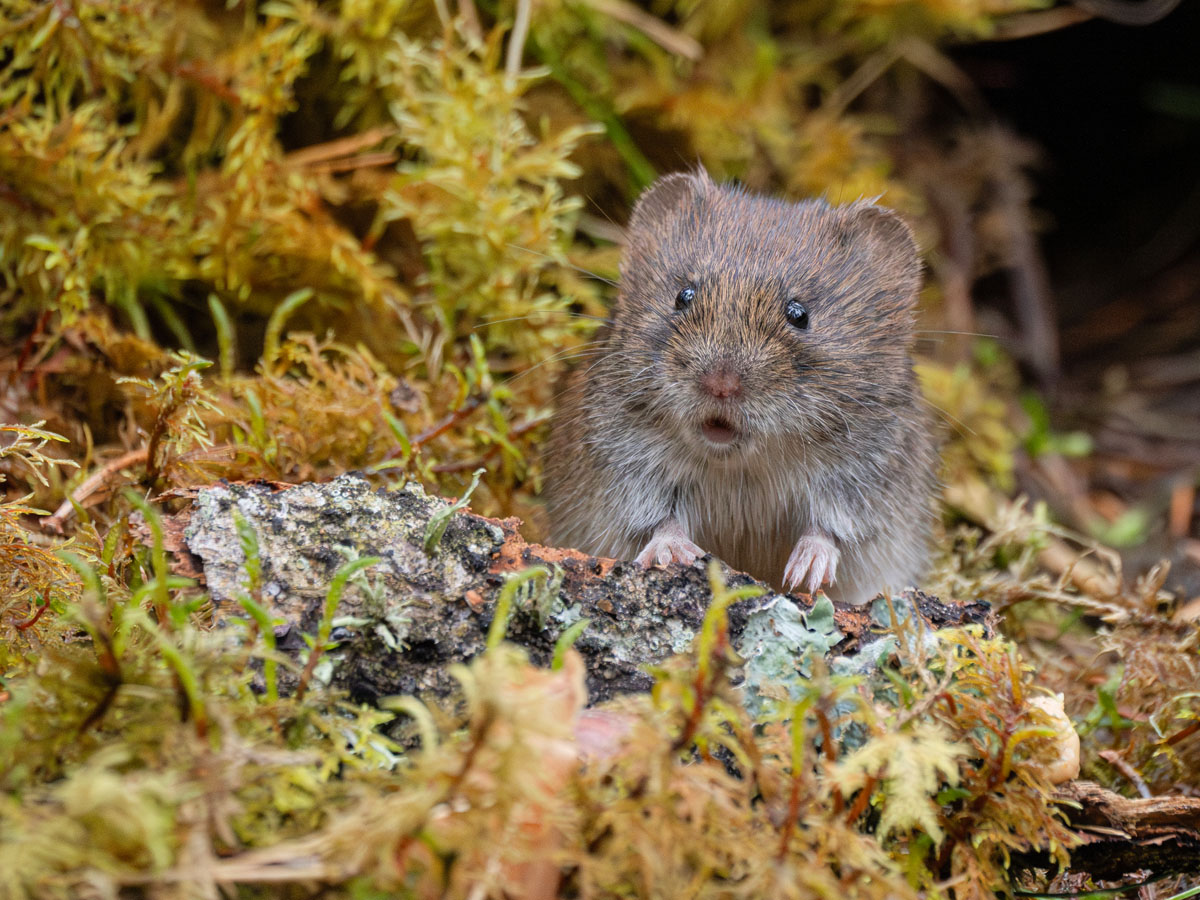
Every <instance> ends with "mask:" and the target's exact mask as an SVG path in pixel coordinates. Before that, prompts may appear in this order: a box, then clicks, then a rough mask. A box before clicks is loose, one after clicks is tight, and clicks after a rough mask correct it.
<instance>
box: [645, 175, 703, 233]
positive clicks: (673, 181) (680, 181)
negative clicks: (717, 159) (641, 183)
mask: <svg viewBox="0 0 1200 900" xmlns="http://www.w3.org/2000/svg"><path fill="white" fill-rule="evenodd" d="M712 187H713V182H712V179H711V178H709V177H708V173H707V172H705V171H704V170H703V169H697V170H696V171H695V172H671V173H670V174H669V175H664V176H663V177H662V178H660V179H658V180H657V181H656V182H654V184H652V185H650V187H648V188H646V190H645V191H643V192H642V196H640V197H638V201H637V203H636V204H634V207H633V214H632V215H630V217H629V231H630V232H634V231H637V230H638V229H642V228H645V227H646V226H647V224H648V223H653V222H661V221H662V220H663V219H665V218H666V217H668V216H669V215H670V214H671V213H673V212H675V211H676V210H678V209H680V208H682V207H683V206H685V205H686V204H689V203H695V202H696V201H697V200H699V199H700V198H701V197H703V196H704V195H705V194H706V193H708V191H709V190H710V189H711V188H712Z"/></svg>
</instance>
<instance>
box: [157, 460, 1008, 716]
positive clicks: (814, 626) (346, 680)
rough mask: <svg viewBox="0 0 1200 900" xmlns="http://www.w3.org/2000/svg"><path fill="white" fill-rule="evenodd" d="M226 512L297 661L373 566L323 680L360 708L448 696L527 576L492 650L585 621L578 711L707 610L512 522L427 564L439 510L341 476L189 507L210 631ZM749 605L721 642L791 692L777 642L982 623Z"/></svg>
mask: <svg viewBox="0 0 1200 900" xmlns="http://www.w3.org/2000/svg"><path fill="white" fill-rule="evenodd" d="M235 508H236V509H237V510H238V511H239V512H240V514H241V515H242V517H244V518H245V520H246V521H247V522H248V523H249V524H250V525H251V527H252V528H253V529H254V531H255V534H256V536H257V540H258V545H259V555H260V557H261V561H262V572H263V574H262V588H261V597H260V598H259V599H260V600H261V601H264V602H265V603H266V604H267V605H268V606H269V608H271V609H272V610H273V612H274V613H275V614H276V615H277V616H278V617H279V618H280V619H282V620H283V622H284V624H283V625H281V626H279V628H278V629H277V638H278V645H279V647H280V648H282V649H284V650H297V651H300V650H303V648H304V647H305V642H304V640H303V637H302V635H303V634H310V635H311V634H315V633H316V629H317V623H318V621H319V620H320V617H321V612H322V607H323V605H324V602H325V596H326V591H327V589H328V587H329V585H330V583H331V581H332V580H333V576H334V573H335V572H336V571H337V569H338V568H339V567H340V566H342V565H343V564H344V563H345V562H346V561H347V559H349V558H353V557H363V556H378V557H379V558H380V562H379V563H378V564H377V565H376V566H374V567H373V568H372V569H371V570H369V572H368V573H367V575H366V580H367V582H369V583H371V584H372V588H373V589H370V590H367V591H364V590H362V589H361V585H360V586H356V587H352V588H351V589H349V590H347V591H346V593H345V594H344V596H343V597H342V599H341V602H340V605H339V607H338V613H337V621H336V622H335V624H336V625H337V627H336V628H335V631H334V637H335V638H336V639H337V648H336V649H335V650H334V651H333V652H332V653H331V654H330V660H331V661H332V668H328V667H327V668H326V674H327V675H328V677H329V678H330V679H331V681H332V683H333V684H334V685H335V686H337V687H341V688H343V689H345V690H346V691H348V692H349V694H350V696H351V697H352V698H355V699H357V700H362V701H370V702H373V701H375V700H376V699H377V698H379V697H381V696H387V695H395V694H425V693H430V692H431V693H433V694H435V695H445V694H447V693H449V692H450V691H452V690H453V689H454V688H455V686H456V684H455V682H454V680H453V676H452V675H451V674H450V673H449V671H448V669H449V667H450V666H451V664H453V663H456V662H465V661H467V660H469V659H471V658H472V657H474V656H475V655H476V654H478V653H479V652H480V651H481V650H482V649H483V648H484V645H485V642H486V638H487V633H488V629H489V627H490V625H491V622H492V616H493V611H494V609H495V605H496V599H497V596H498V595H499V592H500V590H501V589H502V587H503V586H504V584H505V581H506V579H508V578H509V577H511V576H512V575H513V574H514V573H518V572H521V571H523V570H526V569H529V568H530V567H542V568H544V569H545V571H546V573H547V574H546V576H545V577H541V578H538V579H533V580H530V581H529V582H527V583H526V584H525V585H524V586H523V588H522V590H521V591H519V592H518V596H517V598H516V600H517V602H516V604H515V612H514V613H513V615H512V617H511V618H510V621H509V622H508V624H507V629H506V636H507V638H508V639H509V640H511V641H514V642H516V643H518V644H520V645H522V646H523V647H525V648H526V650H527V651H528V652H529V654H530V656H531V657H532V659H533V660H534V661H535V662H539V663H546V662H548V661H549V659H550V657H551V655H552V653H553V649H554V646H555V642H556V641H557V640H558V638H559V636H560V635H561V634H562V632H563V630H565V629H566V628H568V627H569V626H570V625H572V624H573V623H575V622H577V621H579V620H580V619H587V620H588V625H587V627H586V628H585V629H584V631H583V633H582V635H581V636H580V638H579V639H578V641H577V643H576V645H575V646H576V648H577V649H578V650H579V651H580V652H581V653H582V655H583V657H584V659H585V661H586V663H587V669H588V691H589V698H590V701H591V702H592V703H597V702H602V701H604V700H606V699H608V698H610V697H612V696H614V695H616V694H621V693H628V692H632V691H644V690H647V689H648V688H649V687H650V685H651V683H652V678H651V676H650V675H649V674H648V673H647V671H646V667H647V666H648V665H652V664H654V663H658V662H661V661H663V660H664V659H666V658H667V657H669V656H670V655H672V654H674V653H678V652H681V651H684V650H687V649H688V647H689V646H690V645H691V642H692V639H693V638H694V637H695V635H696V634H697V632H698V630H699V628H700V624H701V622H702V620H703V617H704V611H705V609H706V608H707V605H708V602H709V599H710V596H711V590H710V587H709V582H708V575H707V570H706V566H705V565H704V564H702V562H697V564H695V565H693V566H682V565H673V566H670V567H667V568H664V569H651V570H646V569H643V568H641V567H640V566H638V565H637V564H635V563H631V562H619V561H615V560H610V559H598V558H596V557H590V556H586V555H584V554H582V553H578V552H576V551H573V550H561V549H555V548H551V547H544V546H540V545H537V544H529V543H526V542H525V541H524V540H523V539H522V537H521V535H520V533H519V530H518V525H519V524H520V523H519V522H518V521H517V520H516V519H503V520H496V519H487V518H483V517H480V516H476V515H473V514H471V513H469V512H461V511H460V512H454V513H453V514H451V516H450V518H449V521H448V522H447V524H446V530H445V533H444V535H443V536H442V537H441V539H440V540H439V541H438V542H437V545H436V546H435V547H433V548H432V551H431V552H426V549H425V546H426V538H427V532H428V529H429V528H430V519H431V518H432V517H434V516H435V515H437V514H439V512H440V513H442V514H445V512H446V511H447V509H448V506H447V504H446V502H445V501H443V500H441V499H439V498H435V497H430V496H427V495H426V494H425V492H424V491H423V490H422V489H421V488H420V487H419V486H417V485H415V484H409V485H407V486H405V487H404V488H402V489H399V490H393V491H386V490H376V489H374V488H372V487H371V486H370V484H369V483H368V481H367V480H366V479H364V478H362V477H360V476H356V475H345V476H342V477H340V478H337V479H336V480H334V481H332V482H329V483H327V484H302V485H298V486H294V487H286V486H282V485H269V484H223V485H219V486H215V487H212V488H207V489H204V490H202V491H200V492H199V493H198V495H197V497H196V503H195V505H194V507H193V509H191V510H189V511H187V512H185V513H183V514H182V515H181V516H180V517H177V519H176V521H175V522H174V526H175V527H174V528H173V529H172V531H173V532H174V533H175V536H176V540H175V548H174V549H177V550H182V549H183V544H184V543H186V549H187V550H188V551H189V552H190V554H192V555H193V559H192V562H193V564H194V563H195V562H196V561H197V559H196V558H198V561H199V565H198V566H194V568H193V570H192V574H196V575H199V576H200V577H202V578H203V580H204V582H205V583H206V585H207V588H208V591H209V592H210V593H211V595H212V597H213V602H214V606H215V608H216V610H217V615H218V618H221V617H224V616H227V615H229V614H237V613H239V612H240V610H239V607H238V604H237V602H236V596H237V594H238V593H239V591H245V590H246V584H245V576H244V569H245V565H244V556H243V552H242V547H241V543H240V541H239V538H238V534H237V530H236V528H235V525H234V520H233V510H234V509H235ZM724 577H725V578H726V581H727V583H728V584H730V585H731V586H740V585H744V584H750V583H752V582H751V579H750V578H749V577H748V576H746V575H742V574H740V573H736V572H732V571H729V570H725V571H724ZM764 591H765V592H766V593H764V594H763V595H762V596H761V597H756V598H754V599H751V600H747V601H743V602H741V603H739V604H737V605H736V606H735V607H734V608H733V610H732V611H731V616H730V630H731V636H732V638H733V643H734V647H735V648H736V649H737V650H738V651H739V652H740V653H741V654H742V655H743V656H745V657H754V658H755V659H757V660H760V661H771V660H775V661H774V662H770V664H771V665H779V666H780V667H787V668H792V669H793V671H791V672H788V671H780V672H779V673H778V676H779V680H781V681H783V682H787V681H788V679H789V678H793V679H794V678H795V677H797V675H796V673H795V671H794V667H793V666H790V665H786V663H787V661H788V659H789V658H793V657H789V654H788V653H784V654H779V653H778V650H780V649H783V648H785V647H786V645H787V644H788V642H789V641H790V642H792V644H793V646H792V647H791V650H792V651H794V656H795V657H798V656H799V655H800V654H801V652H802V651H803V650H804V649H805V646H804V645H805V644H806V641H807V642H809V643H812V644H814V645H817V646H818V648H819V649H821V650H822V651H824V650H828V649H830V648H833V649H834V652H835V653H836V655H838V656H840V657H846V656H850V655H855V654H858V653H859V651H861V650H862V649H863V648H864V647H865V646H866V645H868V644H871V643H872V642H875V640H876V634H875V633H874V631H873V628H874V626H878V625H879V624H881V622H880V618H881V617H883V618H884V621H885V622H886V617H888V616H890V615H892V614H893V613H894V612H895V611H896V610H897V609H899V610H901V614H906V611H907V610H909V609H911V607H912V605H913V604H915V606H916V608H917V610H918V611H919V615H920V616H921V618H922V619H923V620H924V621H925V623H926V624H927V625H928V626H930V627H942V626H945V625H952V624H961V623H965V622H983V621H985V619H986V617H987V612H988V610H987V607H986V606H985V605H983V604H968V605H957V604H942V603H939V602H937V601H936V600H933V599H932V598H929V597H927V596H925V595H923V594H919V593H908V594H905V595H903V596H901V597H900V598H897V602H896V603H894V604H893V606H892V609H891V610H889V609H888V608H887V607H884V606H882V604H878V605H877V606H876V607H874V608H872V607H858V608H855V607H850V608H840V609H836V610H833V612H832V620H831V621H827V620H828V603H826V604H825V607H826V614H825V616H824V618H822V619H821V621H820V622H817V621H815V620H813V604H812V601H811V600H810V599H808V598H805V597H800V596H790V595H782V594H778V593H772V592H771V591H770V589H769V588H767V587H766V586H764ZM810 620H811V621H810ZM772 634H776V635H778V643H779V644H780V645H782V646H781V647H773V646H772V647H767V646H764V645H765V644H769V643H773V642H772V641H770V640H769V638H768V637H767V636H769V635H772ZM809 638H811V641H809V640H808V639H809ZM771 651H774V653H772V652H771ZM751 668H752V671H753V667H751ZM751 680H752V679H751Z"/></svg>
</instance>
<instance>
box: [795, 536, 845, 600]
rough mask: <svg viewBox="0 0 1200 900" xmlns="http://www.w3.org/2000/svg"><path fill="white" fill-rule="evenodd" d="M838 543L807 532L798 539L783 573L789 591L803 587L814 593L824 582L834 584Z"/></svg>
mask: <svg viewBox="0 0 1200 900" xmlns="http://www.w3.org/2000/svg"><path fill="white" fill-rule="evenodd" d="M839 555H840V553H839V551H838V548H837V545H835V544H834V543H833V539H832V538H827V537H825V536H824V535H821V534H806V535H804V536H803V537H802V538H800V540H798V541H796V546H795V548H794V549H793V550H792V555H791V556H790V557H789V558H788V564H787V569H786V570H785V571H784V573H783V583H784V584H786V585H787V588H788V590H789V591H794V590H796V589H797V588H800V587H803V588H804V590H805V591H807V592H808V593H810V594H812V593H815V592H816V591H817V589H818V588H820V587H821V585H823V584H833V579H834V576H835V575H836V573H837V564H838V556H839Z"/></svg>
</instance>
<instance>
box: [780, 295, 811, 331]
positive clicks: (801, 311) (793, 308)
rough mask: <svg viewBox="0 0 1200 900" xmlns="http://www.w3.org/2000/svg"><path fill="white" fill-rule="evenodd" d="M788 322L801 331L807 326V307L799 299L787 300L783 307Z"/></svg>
mask: <svg viewBox="0 0 1200 900" xmlns="http://www.w3.org/2000/svg"><path fill="white" fill-rule="evenodd" d="M783 314H784V315H785V316H787V320H788V324H789V325H791V326H792V327H793V328H799V329H801V330H802V331H803V330H805V329H807V328H808V309H807V307H805V305H804V304H803V303H801V302H800V301H799V300H789V301H788V302H787V306H785V307H784V309H783Z"/></svg>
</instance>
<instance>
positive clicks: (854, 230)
mask: <svg viewBox="0 0 1200 900" xmlns="http://www.w3.org/2000/svg"><path fill="white" fill-rule="evenodd" d="M844 210H845V215H844V218H843V219H842V228H841V235H840V237H841V239H842V240H843V241H844V242H846V243H847V244H850V245H852V246H854V247H855V248H857V249H858V250H859V251H860V252H864V253H865V254H866V255H867V256H868V258H869V259H870V260H871V262H872V264H873V265H875V266H876V267H879V268H880V269H881V270H882V271H886V272H887V273H888V274H889V275H890V276H892V277H893V278H895V279H896V280H898V281H899V282H900V284H901V285H902V286H903V287H904V288H905V290H906V292H908V293H911V294H913V295H914V296H915V294H916V292H917V291H918V290H919V289H920V287H921V256H920V251H919V249H918V248H917V239H916V238H915V237H914V236H913V231H912V229H911V228H910V227H909V226H908V223H907V222H905V221H904V220H903V219H902V218H900V216H899V215H897V214H896V213H895V212H894V211H893V210H890V209H888V208H887V207H885V206H876V205H875V204H874V203H872V202H871V201H869V200H859V201H857V202H855V203H851V204H850V205H849V206H847V207H844Z"/></svg>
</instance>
